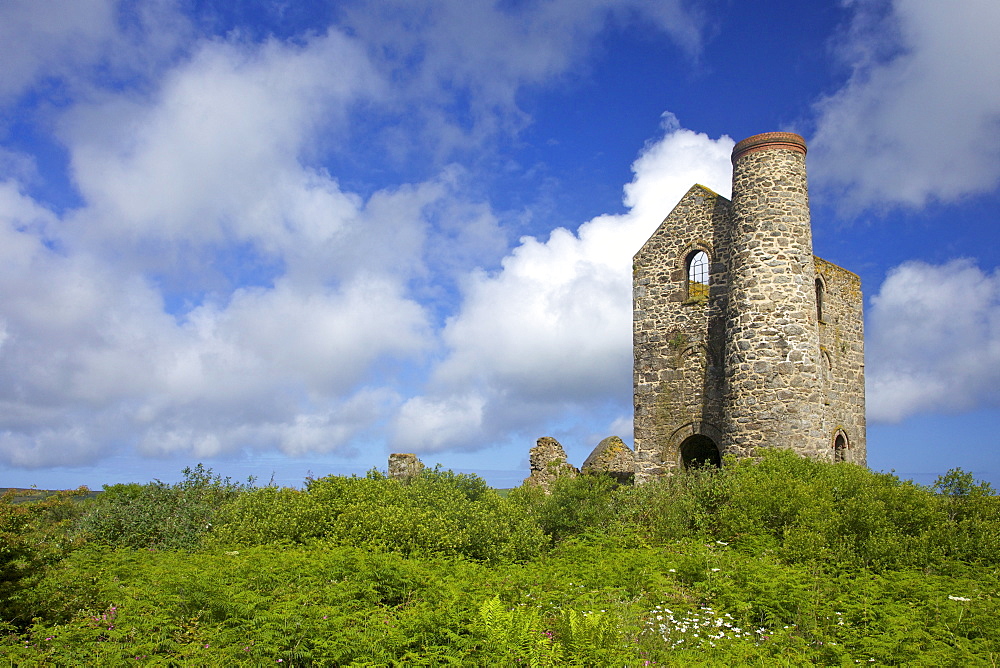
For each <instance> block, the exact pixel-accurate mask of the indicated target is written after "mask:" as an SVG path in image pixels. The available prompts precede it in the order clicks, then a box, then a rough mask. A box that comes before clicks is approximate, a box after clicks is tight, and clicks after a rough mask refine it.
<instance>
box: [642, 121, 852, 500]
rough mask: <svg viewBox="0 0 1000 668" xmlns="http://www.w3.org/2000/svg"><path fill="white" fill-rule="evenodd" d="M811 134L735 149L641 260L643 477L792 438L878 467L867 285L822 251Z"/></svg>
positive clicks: (765, 137)
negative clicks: (868, 366)
mask: <svg viewBox="0 0 1000 668" xmlns="http://www.w3.org/2000/svg"><path fill="white" fill-rule="evenodd" d="M805 158H806V144H805V141H804V140H803V139H802V137H800V136H799V135H797V134H793V133H789V132H769V133H765V134H761V135H755V136H753V137H750V138H748V139H744V140H743V141H741V142H739V143H738V144H736V146H735V147H734V148H733V156H732V161H733V197H732V201H730V200H727V199H726V198H724V197H722V196H720V195H718V194H716V193H714V192H712V191H711V190H709V189H708V188H705V187H704V186H700V185H695V186H693V187H692V188H691V189H690V190H689V191H688V192H687V194H685V195H684V197H683V198H681V200H680V202H678V203H677V206H675V207H674V209H673V211H671V212H670V215H668V216H667V218H666V219H665V220H664V221H663V223H661V224H660V226H659V228H657V230H656V231H655V232H654V233H653V235H652V236H651V237H650V238H649V240H648V241H647V242H646V243H645V244H644V245H643V247H642V248H641V249H640V250H639V252H638V253H636V255H635V257H634V261H633V352H634V356H635V366H634V369H633V382H634V402H635V460H636V468H635V474H636V482H642V481H644V480H648V479H650V478H651V477H654V476H658V475H661V474H663V473H666V472H668V471H670V470H671V469H675V468H678V467H682V466H690V465H692V464H705V463H714V464H718V463H719V462H720V461H721V457H722V456H723V455H726V454H730V453H731V454H734V455H736V456H738V457H746V456H751V455H752V454H753V452H754V450H755V448H757V447H780V448H789V449H791V450H794V451H795V452H797V453H800V454H802V455H806V456H809V457H815V458H817V459H825V460H829V461H848V462H855V463H858V464H865V463H866V452H865V394H864V342H863V321H862V296H861V281H860V279H859V278H858V277H857V276H856V275H855V274H853V273H851V272H849V271H847V270H845V269H842V268H840V267H838V266H836V265H834V264H831V263H830V262H827V261H825V260H821V259H820V258H818V257H816V256H814V255H813V252H812V229H811V226H810V216H809V194H808V187H807V181H806V164H805Z"/></svg>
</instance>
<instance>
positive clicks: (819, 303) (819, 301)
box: [816, 278, 824, 322]
mask: <svg viewBox="0 0 1000 668" xmlns="http://www.w3.org/2000/svg"><path fill="white" fill-rule="evenodd" d="M823 292H824V290H823V281H821V280H819V279H818V278H817V279H816V320H817V321H819V322H823V297H824V294H823Z"/></svg>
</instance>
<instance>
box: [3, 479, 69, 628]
mask: <svg viewBox="0 0 1000 668" xmlns="http://www.w3.org/2000/svg"><path fill="white" fill-rule="evenodd" d="M87 493H88V490H87V488H85V487H81V488H80V489H79V490H75V491H69V492H58V493H56V494H52V495H46V496H43V495H41V494H38V495H37V498H29V499H27V500H23V501H20V502H15V501H14V493H13V492H7V493H5V494H3V495H2V496H0V620H2V621H7V622H16V623H18V624H23V623H25V622H26V621H27V620H29V619H30V618H31V614H30V611H29V607H30V606H28V604H27V603H26V600H25V593H26V589H27V586H26V584H27V583H30V582H31V581H32V580H33V579H34V578H37V577H40V576H41V575H42V574H44V572H45V570H46V569H47V568H49V567H51V566H52V565H53V564H55V563H58V562H59V561H60V560H61V559H62V558H63V557H65V556H66V555H67V554H68V553H69V552H70V550H72V549H73V548H75V547H76V546H77V543H78V541H76V540H74V539H73V538H72V536H71V532H70V527H71V525H72V523H73V521H74V520H75V519H76V518H77V517H78V516H79V514H80V512H81V505H80V503H79V498H80V497H81V496H83V495H85V494H87Z"/></svg>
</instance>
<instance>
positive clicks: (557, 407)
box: [396, 115, 733, 451]
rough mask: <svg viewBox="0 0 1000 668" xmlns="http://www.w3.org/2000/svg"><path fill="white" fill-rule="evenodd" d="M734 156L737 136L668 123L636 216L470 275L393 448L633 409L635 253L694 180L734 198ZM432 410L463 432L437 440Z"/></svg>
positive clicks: (589, 226) (640, 177) (632, 189)
mask: <svg viewBox="0 0 1000 668" xmlns="http://www.w3.org/2000/svg"><path fill="white" fill-rule="evenodd" d="M732 147H733V141H732V140H731V139H730V138H729V137H725V136H724V137H721V138H719V139H711V138H709V137H708V136H707V135H705V134H699V133H695V132H692V131H690V130H686V129H683V128H681V127H680V126H679V125H678V124H677V122H676V119H674V118H673V117H672V116H670V115H667V116H666V117H665V122H664V136H663V137H662V138H661V139H660V140H658V141H656V142H651V143H650V144H649V145H648V146H647V147H646V148H645V149H644V150H643V152H642V154H641V155H640V156H639V157H638V158H637V159H636V161H635V162H634V164H633V171H634V173H635V177H634V179H633V180H632V182H631V183H630V184H628V185H627V186H626V187H625V200H626V203H627V205H628V206H629V207H630V210H629V212H628V213H626V214H623V215H619V216H610V215H607V216H599V217H597V218H595V219H593V220H590V221H588V222H586V223H584V224H582V225H581V226H580V227H579V229H578V230H577V231H576V232H575V233H574V232H572V231H570V230H567V229H563V228H558V229H556V230H554V231H553V232H552V233H551V234H550V235H549V238H548V239H546V240H544V241H542V240H539V239H536V238H534V237H524V238H523V239H521V242H520V244H519V245H518V246H517V247H516V248H514V249H513V251H512V252H511V253H510V254H509V255H508V256H507V257H506V258H504V259H503V261H502V269H501V270H500V271H499V272H497V273H496V274H489V273H487V272H483V271H476V272H473V273H472V274H471V275H470V276H469V277H468V280H467V281H466V283H465V286H464V291H463V292H464V299H463V304H462V307H461V310H460V312H459V313H458V314H457V315H455V316H454V317H452V318H451V319H449V321H448V323H447V325H446V326H445V329H444V332H443V339H444V341H445V343H446V345H447V348H448V352H447V356H446V358H445V359H444V360H443V361H442V362H441V363H440V364H439V365H438V367H437V368H436V369H435V370H434V373H433V378H432V380H431V383H430V386H429V388H428V389H429V392H428V395H427V396H421V397H415V398H413V399H411V400H410V401H409V402H408V403H407V404H406V405H405V406H404V409H403V411H402V412H401V413H400V415H399V417H398V419H397V422H396V434H397V437H396V440H397V441H398V442H399V443H405V444H406V445H407V446H408V447H409V448H410V449H412V450H417V451H420V450H424V449H441V448H444V447H448V446H454V447H478V446H484V445H487V444H488V443H491V442H495V441H496V440H497V439H498V438H500V435H501V434H503V433H504V432H505V431H509V430H510V429H512V428H514V427H515V425H518V424H519V423H520V424H521V425H523V424H524V423H525V422H528V423H531V422H534V423H538V421H539V419H540V417H541V416H542V415H546V417H547V418H549V419H550V420H551V419H552V416H553V415H557V414H560V413H565V412H566V411H570V410H579V407H580V406H588V405H590V406H594V405H602V404H604V403H605V402H607V401H608V400H609V397H617V398H618V401H619V402H620V403H619V410H621V411H622V412H623V413H625V412H630V411H631V402H630V401H629V396H630V392H629V388H630V387H631V369H632V361H631V360H632V338H631V336H632V335H631V332H632V325H631V323H632V309H631V304H632V282H631V276H632V272H631V267H632V256H633V255H634V254H635V253H636V252H637V251H638V250H639V248H640V247H641V246H642V244H643V243H644V242H645V241H646V239H647V238H648V237H649V235H650V234H652V232H653V230H655V229H656V226H657V225H659V223H660V222H661V221H662V220H663V218H664V217H665V216H666V215H667V214H668V213H669V212H670V209H671V208H672V207H673V205H674V204H676V203H677V201H678V200H679V199H680V198H681V196H682V195H683V194H684V193H685V192H686V191H687V190H688V188H690V187H691V186H692V185H694V183H695V182H696V181H700V182H701V183H702V184H703V185H706V186H708V187H710V188H713V189H715V190H716V191H719V192H722V193H727V194H728V192H729V188H730V181H731V169H732V168H731V165H730V161H729V156H730V154H731V152H732ZM470 393H474V394H470ZM612 401H613V400H612ZM470 406H474V407H475V408H476V410H475V411H471V410H469V407H470ZM427 409H432V410H431V412H432V413H433V414H434V415H440V416H447V415H450V414H453V413H456V414H457V415H458V417H459V418H460V419H461V421H462V422H463V424H464V426H465V429H462V430H456V432H455V436H454V438H447V437H446V436H445V435H443V434H447V433H448V432H445V431H440V430H439V431H438V432H437V435H436V436H434V437H433V438H432V437H430V435H429V433H428V430H427V429H426V428H425V425H426V423H427V421H428V418H427V417H426V416H424V415H422V413H421V411H422V410H427ZM472 418H475V419H472ZM435 420H436V418H435ZM442 421H443V420H442ZM620 424H621V421H620V419H619V420H618V421H617V422H616V425H617V426H620ZM425 434H428V435H427V438H426V440H424V441H420V440H419V439H418V438H417V435H425Z"/></svg>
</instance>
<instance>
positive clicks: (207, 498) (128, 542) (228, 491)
mask: <svg viewBox="0 0 1000 668" xmlns="http://www.w3.org/2000/svg"><path fill="white" fill-rule="evenodd" d="M183 474H184V479H183V480H181V482H179V483H176V484H174V485H168V484H166V483H163V482H160V481H159V480H156V481H154V482H150V483H147V484H145V485H139V484H136V483H130V484H119V485H105V486H104V492H103V493H102V494H100V495H99V496H98V497H97V498H96V499H94V500H93V501H92V502H91V503H90V506H89V507H88V509H87V512H86V513H85V514H84V515H83V517H82V518H81V520H80V522H79V525H78V529H79V531H80V532H81V533H83V534H84V535H86V536H88V537H89V538H91V539H93V540H95V541H98V542H100V543H104V544H107V545H113V546H120V547H130V548H143V547H158V548H170V549H185V550H190V549H194V548H195V547H197V546H198V545H199V544H200V542H201V540H202V538H203V537H204V536H205V535H206V534H208V533H209V532H210V531H211V530H212V526H213V522H214V521H215V518H216V515H217V513H218V512H219V510H220V508H222V507H224V506H225V504H227V503H230V502H232V501H233V500H235V499H236V498H238V497H239V496H240V495H241V494H243V493H245V492H247V491H248V490H250V489H251V488H252V485H253V481H252V479H251V480H248V481H247V482H246V483H245V484H243V483H235V482H233V481H232V480H231V479H230V478H221V477H220V476H218V475H213V474H212V470H211V469H206V468H204V467H203V466H202V465H201V464H198V465H197V466H196V467H195V468H193V469H192V468H185V469H184V471H183Z"/></svg>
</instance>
